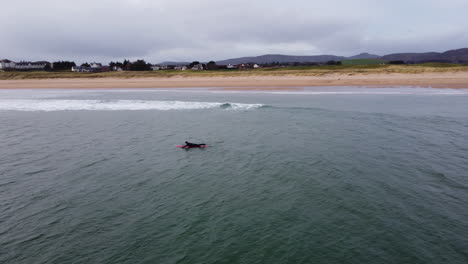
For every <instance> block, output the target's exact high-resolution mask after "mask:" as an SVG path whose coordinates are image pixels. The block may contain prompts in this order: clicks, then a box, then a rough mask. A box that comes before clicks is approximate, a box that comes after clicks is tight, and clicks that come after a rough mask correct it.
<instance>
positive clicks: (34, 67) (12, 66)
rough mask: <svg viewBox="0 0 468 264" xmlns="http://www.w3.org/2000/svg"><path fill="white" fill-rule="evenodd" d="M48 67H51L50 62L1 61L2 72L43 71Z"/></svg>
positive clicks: (0, 68)
mask: <svg viewBox="0 0 468 264" xmlns="http://www.w3.org/2000/svg"><path fill="white" fill-rule="evenodd" d="M46 67H51V64H50V62H48V61H36V62H30V61H21V62H13V61H10V60H0V70H17V71H42V70H44V69H46Z"/></svg>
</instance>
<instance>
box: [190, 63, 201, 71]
mask: <svg viewBox="0 0 468 264" xmlns="http://www.w3.org/2000/svg"><path fill="white" fill-rule="evenodd" d="M192 70H200V71H202V70H204V69H203V64H201V63H200V64H196V65H193V67H192Z"/></svg>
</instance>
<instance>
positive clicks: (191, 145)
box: [184, 141, 206, 148]
mask: <svg viewBox="0 0 468 264" xmlns="http://www.w3.org/2000/svg"><path fill="white" fill-rule="evenodd" d="M205 145H206V144H194V143H190V142H187V141H185V146H184V148H199V147H201V146H205Z"/></svg>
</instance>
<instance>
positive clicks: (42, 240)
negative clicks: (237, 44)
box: [0, 87, 468, 264]
mask: <svg viewBox="0 0 468 264" xmlns="http://www.w3.org/2000/svg"><path fill="white" fill-rule="evenodd" d="M185 140H188V141H191V142H195V143H206V144H208V145H209V147H208V148H206V149H190V150H184V149H179V148H176V147H175V145H179V144H182V143H183V142H184V141H185ZM0 263H8V264H9V263H35V264H36V263H57V264H58V263H132V264H133V263H158V264H165V263H168V264H169V263H187V264H198V263H200V264H209V263H246V264H252V263H267V264H271V263H291V264H297V263H327V264H328V263H356V264H362V263H379V264H380V263H425V264H426V263H444V264H452V263H453V264H455V263H460V264H461V263H468V91H463V90H450V89H441V90H437V89H422V88H391V89H390V88H389V89H364V88H353V87H348V88H314V89H312V88H310V89H305V90H304V91H300V92H293V93H284V92H268V91H265V92H261V91H260V92H215V91H210V90H194V89H181V90H176V91H169V90H168V91H164V90H107V91H105V90H66V91H57V90H55V91H54V90H34V91H28V90H23V91H12V90H11V91H10V90H2V91H0Z"/></svg>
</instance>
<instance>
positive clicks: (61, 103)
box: [0, 100, 263, 111]
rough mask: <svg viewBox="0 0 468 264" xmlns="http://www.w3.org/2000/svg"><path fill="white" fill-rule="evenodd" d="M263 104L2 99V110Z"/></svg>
mask: <svg viewBox="0 0 468 264" xmlns="http://www.w3.org/2000/svg"><path fill="white" fill-rule="evenodd" d="M262 106H263V105H262V104H241V103H218V102H187V101H148V100H111V101H110V100H0V110H4V111H5V110H9V111H67V110H68V111H70V110H95V111H96V110H97V111H115V110H163V111H164V110H196V109H209V108H221V109H231V110H250V109H256V108H259V107H262Z"/></svg>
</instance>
